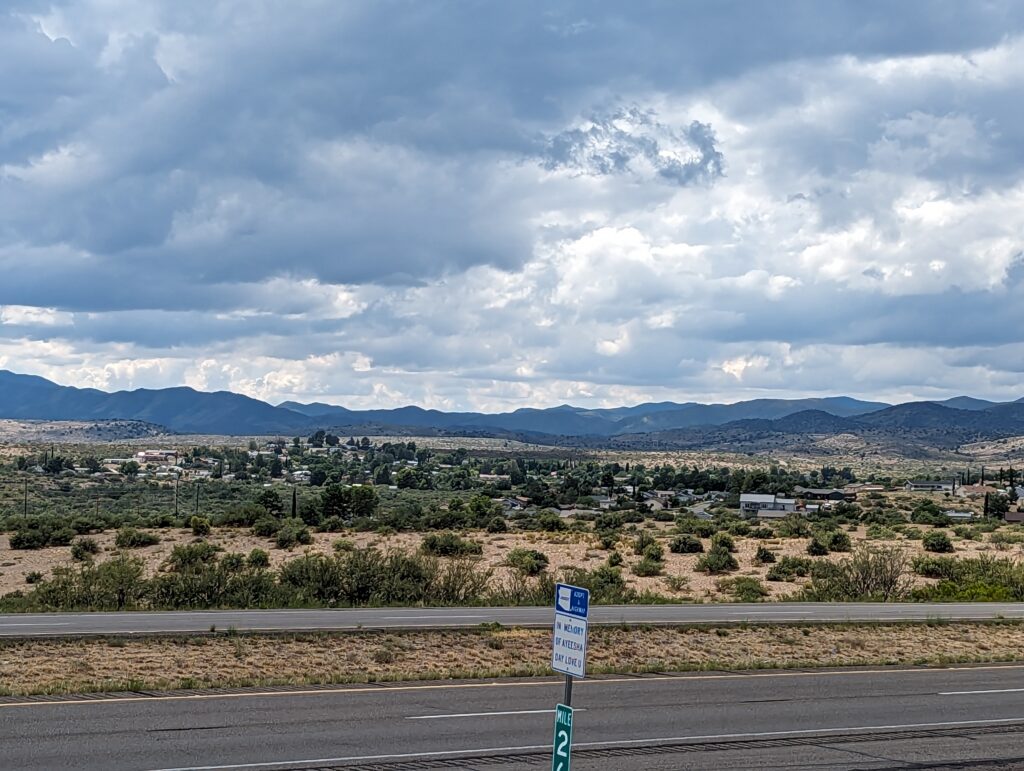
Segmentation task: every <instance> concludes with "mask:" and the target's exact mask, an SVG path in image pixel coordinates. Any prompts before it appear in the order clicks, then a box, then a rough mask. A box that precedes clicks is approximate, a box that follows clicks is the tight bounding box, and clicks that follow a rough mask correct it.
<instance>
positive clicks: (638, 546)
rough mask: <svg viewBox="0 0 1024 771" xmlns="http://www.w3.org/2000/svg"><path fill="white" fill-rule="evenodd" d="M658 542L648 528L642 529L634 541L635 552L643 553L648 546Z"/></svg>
mask: <svg viewBox="0 0 1024 771" xmlns="http://www.w3.org/2000/svg"><path fill="white" fill-rule="evenodd" d="M657 543H658V542H657V541H655V540H654V536H653V535H651V534H650V533H648V532H647V531H646V530H644V531H641V532H640V534H639V535H637V537H636V540H635V541H634V542H633V553H634V554H639V555H642V554H643V553H644V550H645V549H646V548H647V547H648V546H656V545H657Z"/></svg>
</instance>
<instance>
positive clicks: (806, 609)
mask: <svg viewBox="0 0 1024 771" xmlns="http://www.w3.org/2000/svg"><path fill="white" fill-rule="evenodd" d="M552 616H553V610H552V609H551V608H550V607H542V608H535V607H533V608H374V609H345V610H245V611H195V612H168V613H139V612H130V613H45V614H21V613H18V614H6V615H0V637H28V636H31V637H39V636H74V635H93V634H101V635H118V634H161V633H191V632H208V631H210V629H211V628H213V629H217V630H220V631H224V630H227V629H236V630H238V631H300V630H318V631H330V630H337V631H342V630H351V629H417V628H429V627H460V626H461V627H472V626H477V625H478V624H483V623H490V622H498V623H500V624H504V625H505V626H550V625H551V623H552ZM590 618H591V623H595V624H619V623H629V624H698V623H718V624H720V623H735V622H750V623H771V622H778V621H805V622H818V623H821V622H828V621H914V620H918V621H922V620H929V619H953V620H956V619H960V620H969V619H994V618H1024V603H1002V602H987V603H986V602H981V603H906V604H893V603H802V602H801V603H757V604H751V605H744V604H734V603H728V604H721V605H711V604H708V605H603V606H593V607H592V608H591V611H590Z"/></svg>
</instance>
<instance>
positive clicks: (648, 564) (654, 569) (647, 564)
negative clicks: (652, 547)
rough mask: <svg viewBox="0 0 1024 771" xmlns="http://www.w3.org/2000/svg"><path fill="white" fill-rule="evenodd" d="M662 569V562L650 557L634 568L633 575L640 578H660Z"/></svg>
mask: <svg viewBox="0 0 1024 771" xmlns="http://www.w3.org/2000/svg"><path fill="white" fill-rule="evenodd" d="M661 567H662V566H661V561H660V560H652V559H650V558H649V557H644V558H643V559H642V560H640V561H639V562H638V563H636V564H635V565H634V566H633V575H635V576H640V577H641V578H648V577H650V576H660V575H661Z"/></svg>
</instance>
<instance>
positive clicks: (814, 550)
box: [807, 537, 828, 557]
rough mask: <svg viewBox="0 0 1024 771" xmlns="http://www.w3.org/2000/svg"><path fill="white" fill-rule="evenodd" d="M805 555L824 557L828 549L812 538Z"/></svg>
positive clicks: (815, 538)
mask: <svg viewBox="0 0 1024 771" xmlns="http://www.w3.org/2000/svg"><path fill="white" fill-rule="evenodd" d="M807 553H808V554H810V555H811V556H812V557H824V556H825V555H826V554H828V547H827V546H826V545H825V544H823V543H822V542H821V541H820V540H819V539H818V538H817V537H814V538H812V539H811V540H810V541H809V542H808V544H807Z"/></svg>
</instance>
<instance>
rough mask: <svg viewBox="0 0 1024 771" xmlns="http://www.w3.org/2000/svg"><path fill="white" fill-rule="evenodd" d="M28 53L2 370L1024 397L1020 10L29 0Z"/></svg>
mask: <svg viewBox="0 0 1024 771" xmlns="http://www.w3.org/2000/svg"><path fill="white" fill-rule="evenodd" d="M882 20H884V23H881V21H882ZM0 52H2V53H0V60H2V62H3V64H4V65H5V66H3V67H0V93H2V94H3V100H2V103H0V366H4V367H7V368H10V369H14V370H18V371H24V372H33V373H37V374H41V375H45V376H48V377H52V378H54V379H56V380H58V381H60V382H66V383H73V384H76V385H89V386H95V387H102V388H122V387H139V386H147V387H158V386H166V385H174V384H180V383H186V384H189V385H193V386H195V387H199V388H207V389H216V388H232V389H236V390H240V391H244V392H246V393H249V394H251V395H254V396H258V397H260V398H266V399H270V400H279V399H280V400H283V399H289V398H295V399H318V400H321V401H333V402H338V403H343V404H346V405H349V406H353V407H371V406H393V405H396V404H403V403H410V402H413V403H420V404H424V405H428V406H432V407H439V408H446V409H462V408H474V409H504V408H508V407H514V406H523V405H545V404H557V403H562V402H566V401H569V402H577V403H586V404H603V405H608V404H615V403H622V402H634V401H644V400H648V399H678V400H686V399H716V400H721V399H736V398H743V397H747V396H753V395H758V396H760V395H766V394H775V395H782V396H790V395H800V394H822V393H831V392H837V391H839V392H849V393H851V394H854V395H860V396H867V397H881V398H909V397H913V396H917V397H938V396H943V395H953V394H955V393H958V392H969V393H973V394H976V395H979V396H989V397H995V398H1008V397H1013V398H1016V397H1018V396H1020V395H1021V394H1020V393H1018V389H1019V373H1020V372H1021V371H1024V351H1022V349H1021V345H1022V344H1021V342H1020V339H1019V338H1020V333H1019V330H1020V329H1022V328H1024V315H1022V314H1024V311H1022V310H1021V309H1022V308H1024V305H1022V304H1021V302H1020V297H1021V292H1022V291H1024V269H1022V267H1021V266H1022V265H1024V262H1022V258H1021V254H1022V253H1024V184H1022V183H1021V179H1022V174H1021V172H1022V167H1024V120H1022V118H1024V115H1022V113H1024V107H1022V106H1021V102H1020V100H1019V99H1018V98H1017V95H1019V93H1020V90H1021V88H1022V87H1024V68H1022V67H1021V65H1020V62H1021V61H1022V55H1024V6H1022V5H1021V4H1019V3H1014V2H1010V1H1009V0H1007V1H1006V2H991V3H987V4H985V5H983V6H970V7H968V6H966V5H964V4H962V3H956V2H949V3H946V2H942V0H939V1H938V2H936V1H935V0H932V1H931V2H922V3H918V2H910V1H908V2H906V3H899V4H895V5H894V4H891V3H882V2H873V1H872V0H869V1H868V2H864V1H863V0H858V1H856V2H838V3H830V4H821V3H816V2H803V1H802V0H792V2H789V3H787V4H786V7H785V9H784V12H782V11H780V10H779V9H778V8H777V7H776V6H775V5H771V6H769V5H768V4H750V3H744V2H738V3H731V2H714V3H691V4H686V5H680V6H665V5H664V4H661V3H642V2H641V3H635V4H633V5H631V6H630V8H629V9H628V11H624V10H623V9H622V7H621V5H620V4H617V3H611V2H607V3H605V2H573V1H571V0H567V1H566V2H562V3H558V4H555V5H554V6H552V5H551V4H550V3H540V2H532V1H530V0H528V1H527V2H523V3H515V4H510V5H505V6H495V5H487V6H472V5H470V6H466V5H465V4H461V5H456V4H451V3H446V2H440V3H434V4H429V5H409V4H405V3H391V2H365V3H364V2H352V3H344V4H339V3H335V2H330V1H329V0H314V2H311V3H308V4H303V6H302V7H301V8H299V7H297V6H295V4H293V3H287V2H284V1H283V0H281V1H280V2H278V1H277V0H275V1H274V2H268V3H261V4H257V5H253V4H238V3H234V2H229V1H228V0H204V2H199V1H198V0H195V1H194V2H193V1H188V0H186V1H184V2H173V3H172V2H158V3H149V4H141V5H140V4H133V3H128V2H121V1H120V0H56V1H54V2H49V1H47V2H43V1H42V0H12V2H10V3H8V4H6V5H5V9H4V11H0ZM638 52H642V55H638Z"/></svg>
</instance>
